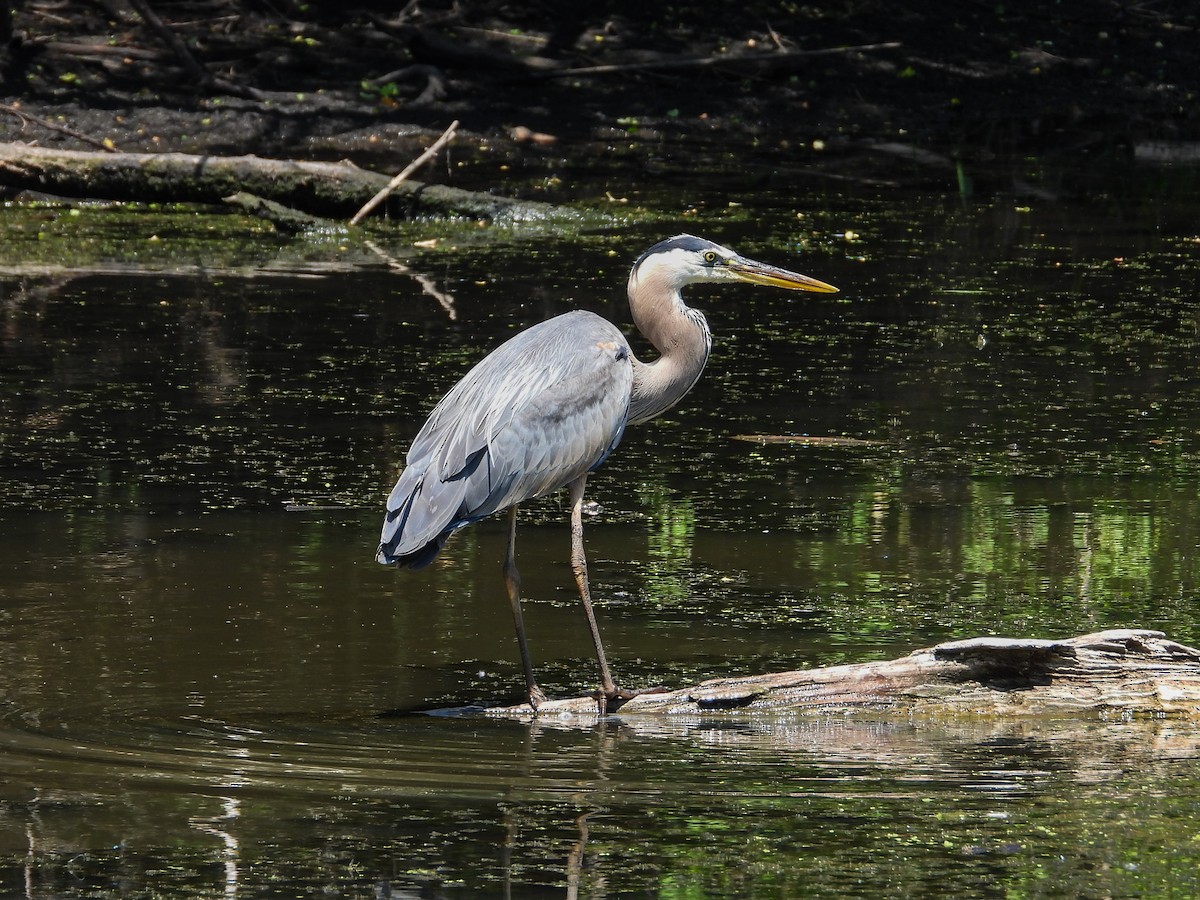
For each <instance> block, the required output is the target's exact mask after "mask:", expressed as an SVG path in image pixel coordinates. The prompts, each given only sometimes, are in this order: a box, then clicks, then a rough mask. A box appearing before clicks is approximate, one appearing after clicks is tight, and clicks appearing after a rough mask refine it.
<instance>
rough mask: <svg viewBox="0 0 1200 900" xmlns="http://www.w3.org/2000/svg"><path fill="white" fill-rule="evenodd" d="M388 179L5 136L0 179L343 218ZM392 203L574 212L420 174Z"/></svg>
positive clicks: (299, 163)
mask: <svg viewBox="0 0 1200 900" xmlns="http://www.w3.org/2000/svg"><path fill="white" fill-rule="evenodd" d="M389 180H390V179H389V178H388V176H386V175H382V174H380V173H378V172H372V171H370V170H368V169H360V168H359V167H358V166H355V165H353V164H352V163H348V162H340V163H324V162H307V161H304V160H287V159H264V158H262V157H259V156H195V155H193V154H189V153H90V152H84V151H79V150H54V149H49V148H44V147H31V146H28V145H26V144H5V143H0V186H3V187H8V188H13V189H17V190H30V191H40V192H42V193H47V194H54V195H56V196H62V197H81V198H86V199H96V200H124V201H134V202H138V201H140V202H147V203H150V202H158V203H213V204H218V203H222V202H224V200H225V198H227V197H231V196H233V195H234V194H237V193H239V192H241V193H246V194H253V195H254V196H256V197H261V198H263V199H265V200H270V201H273V202H274V203H279V204H283V205H284V206H288V207H291V208H293V209H297V210H300V211H302V212H306V213H309V214H312V215H316V216H323V217H328V218H336V219H341V220H345V219H347V218H349V217H350V216H352V215H353V214H354V213H355V212H356V211H358V210H359V209H361V208H362V206H363V204H364V203H366V202H367V201H368V200H370V199H371V198H372V197H374V196H375V195H376V194H377V193H378V192H379V191H381V190H383V189H384V188H385V187H386V186H387V184H388V182H389ZM388 208H389V209H390V210H391V211H392V212H393V213H396V214H399V215H402V216H409V217H418V216H436V217H447V218H469V219H486V220H493V221H501V222H520V221H543V220H549V219H562V218H564V217H576V216H575V214H574V213H571V212H569V211H566V210H563V209H562V208H560V207H556V206H551V205H549V204H546V203H537V202H534V201H526V200H513V199H510V198H506V197H497V196H493V195H492V194H484V193H478V192H475V191H464V190H461V189H460V188H454V187H448V186H446V185H440V184H422V183H421V182H417V181H406V182H404V183H402V184H400V185H398V186H397V187H396V188H395V190H394V191H393V192H392V195H391V197H390V198H389V201H388Z"/></svg>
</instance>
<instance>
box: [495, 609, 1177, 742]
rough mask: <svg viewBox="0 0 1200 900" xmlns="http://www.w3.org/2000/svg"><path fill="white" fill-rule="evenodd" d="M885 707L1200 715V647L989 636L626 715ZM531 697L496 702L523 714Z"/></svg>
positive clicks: (651, 697) (717, 690)
mask: <svg viewBox="0 0 1200 900" xmlns="http://www.w3.org/2000/svg"><path fill="white" fill-rule="evenodd" d="M853 710H886V711H888V712H889V713H892V712H894V713H899V714H905V715H913V714H941V713H958V714H967V715H978V716H988V717H996V716H1026V715H1035V714H1049V713H1072V714H1080V713H1086V714H1090V715H1096V714H1107V715H1113V714H1115V715H1122V716H1124V715H1135V714H1145V715H1156V716H1161V715H1175V716H1186V717H1193V718H1200V650H1195V649H1193V648H1191V647H1185V646H1184V645H1182V644H1179V643H1176V642H1175V641H1172V640H1168V639H1167V638H1166V637H1165V636H1164V634H1163V633H1162V632H1161V631H1146V630H1141V629H1115V630H1110V631H1101V632H1097V633H1095V634H1086V635H1082V636H1080V637H1074V638H1068V639H1065V640H1033V639H1013V638H999V637H980V638H971V639H969V640H961V641H950V642H948V643H944V644H938V645H937V646H934V647H929V648H926V649H923V650H915V651H913V652H912V653H910V654H909V655H908V656H903V657H900V658H899V659H892V660H887V661H885V662H868V663H858V664H853V665H843V666H828V667H824V668H818V669H807V670H801V671H795V672H782V673H779V674H773V675H751V676H745V677H739V678H717V679H713V680H711V681H705V682H702V683H701V684H698V685H695V686H694V687H687V688H682V689H679V690H673V691H669V692H665V693H658V694H639V695H638V696H636V697H634V698H633V699H631V700H628V701H626V702H625V703H624V704H622V705H621V706H620V708H619V710H618V711H617V712H616V714H617V715H618V716H620V717H622V718H624V717H636V716H689V717H704V716H722V715H723V716H728V715H729V714H730V712H731V711H734V712H736V713H737V714H738V715H739V716H746V715H776V716H778V715H788V714H796V713H812V712H824V713H828V712H843V711H853ZM532 713H533V711H532V710H531V709H530V707H529V706H528V704H522V705H520V706H511V707H503V708H498V709H489V710H487V714H488V715H490V716H503V717H525V716H529V715H532ZM596 714H597V702H596V700H594V699H593V698H591V697H576V698H572V699H568V700H551V701H548V702H546V703H544V704H543V705H542V706H541V707H539V709H538V712H537V715H538V718H539V720H541V719H543V718H550V719H553V718H557V717H564V718H569V717H573V716H592V717H594V716H595V715H596Z"/></svg>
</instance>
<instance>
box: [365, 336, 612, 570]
mask: <svg viewBox="0 0 1200 900" xmlns="http://www.w3.org/2000/svg"><path fill="white" fill-rule="evenodd" d="M632 381H633V369H632V363H631V360H630V354H629V347H628V344H627V343H626V341H625V338H624V336H623V335H622V334H621V332H620V331H619V330H618V329H617V328H616V326H614V325H613V324H611V323H610V322H607V321H606V320H604V319H602V318H600V317H599V316H596V315H594V314H592V313H588V312H574V313H567V314H565V315H562V316H557V317H555V318H553V319H550V320H548V321H546V322H542V323H541V324H539V325H535V326H534V327H532V328H530V329H527V330H526V331H523V332H521V333H520V334H518V335H516V336H515V337H513V338H512V339H510V340H509V341H507V342H506V343H504V344H502V345H501V346H500V347H498V348H497V349H496V350H495V351H493V352H492V353H491V354H489V355H488V356H487V357H485V358H484V359H483V360H482V361H481V362H480V363H479V364H478V365H477V366H475V368H473V369H472V370H471V371H470V372H468V373H467V375H466V376H465V377H464V378H463V379H462V381H460V382H459V383H458V384H457V385H455V386H454V388H452V389H451V390H450V392H449V393H448V394H446V396H445V397H444V398H442V400H441V402H440V403H438V405H437V406H436V407H435V408H434V410H433V412H432V413H431V414H430V416H429V420H428V421H427V422H426V423H425V425H424V427H423V428H422V429H421V431H420V433H418V435H417V437H416V439H415V440H414V441H413V445H412V448H411V450H410V451H409V453H408V460H407V463H408V464H407V467H406V468H405V470H404V472H403V473H402V474H401V476H400V480H399V481H398V482H397V483H396V487H395V488H394V489H393V490H392V493H391V496H390V497H389V498H388V513H387V517H386V519H385V521H384V526H383V532H382V535H381V537H380V546H379V552H378V554H377V559H378V560H379V561H380V562H383V563H399V564H400V565H409V566H412V567H414V568H419V567H420V566H421V565H425V564H427V563H429V562H430V561H432V559H433V557H434V556H436V555H437V552H438V550H440V549H441V547H442V545H443V544H444V543H445V541H446V538H447V537H449V535H450V533H451V532H452V531H454V530H455V529H457V528H461V527H462V526H463V525H466V524H468V523H470V522H473V521H475V520H477V519H481V518H483V517H485V516H489V515H491V514H492V513H494V512H497V511H498V510H501V509H505V508H506V507H509V506H511V505H512V504H514V503H519V502H521V501H523V500H528V499H531V498H533V497H537V496H540V495H541V494H545V493H547V492H549V491H552V490H555V489H557V488H560V487H562V486H563V485H565V484H567V483H568V482H570V481H573V480H574V479H575V478H577V477H579V476H580V475H582V474H583V473H584V472H587V471H589V470H591V469H593V468H595V467H596V466H598V465H599V464H600V463H601V462H603V461H604V459H605V458H606V457H607V456H608V454H609V453H611V452H612V450H613V449H614V448H615V447H616V446H617V443H618V442H619V441H620V439H621V435H622V433H623V432H624V428H625V421H626V418H627V415H628V411H629V396H630V390H631V385H632Z"/></svg>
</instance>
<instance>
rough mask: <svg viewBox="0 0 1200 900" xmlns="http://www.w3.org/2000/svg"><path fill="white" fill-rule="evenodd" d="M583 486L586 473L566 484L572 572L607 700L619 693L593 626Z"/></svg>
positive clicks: (595, 627)
mask: <svg viewBox="0 0 1200 900" xmlns="http://www.w3.org/2000/svg"><path fill="white" fill-rule="evenodd" d="M586 486H587V473H586V472H585V473H584V474H582V475H580V476H579V477H578V478H576V479H575V480H574V481H572V482H571V483H570V484H569V485H567V490H569V491H570V492H571V571H572V572H573V573H574V575H575V584H576V585H577V586H578V587H579V599H580V601H581V602H582V603H583V612H584V614H585V615H586V616H587V621H588V628H590V629H591V632H592V643H593V644H595V645H596V662H598V663H599V664H600V690H601V691H602V692H603V694H604V696H605V697H606V698H610V699H615V698H616V697H617V696H618V695H619V694H620V692H619V691H618V690H617V686H616V684H614V683H613V679H612V673H611V672H609V669H608V659H607V657H605V655H604V644H603V642H602V641H601V640H600V627H599V626H598V625H597V624H596V614H595V613H594V612H593V611H592V591H591V588H589V587H588V570H587V555H586V554H585V553H584V552H583V489H584V488H585V487H586Z"/></svg>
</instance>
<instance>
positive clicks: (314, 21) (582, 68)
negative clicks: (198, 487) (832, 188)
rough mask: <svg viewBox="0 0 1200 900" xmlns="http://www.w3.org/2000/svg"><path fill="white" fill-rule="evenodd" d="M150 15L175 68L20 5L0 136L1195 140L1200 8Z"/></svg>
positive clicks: (129, 42) (445, 176)
mask: <svg viewBox="0 0 1200 900" xmlns="http://www.w3.org/2000/svg"><path fill="white" fill-rule="evenodd" d="M155 9H156V10H158V13H159V15H160V16H161V21H160V23H159V24H160V25H163V26H165V27H166V28H167V29H168V30H169V32H170V33H171V34H173V35H174V36H176V37H177V38H178V39H179V41H180V44H181V45H182V47H183V51H182V52H181V51H180V48H179V46H172V44H171V43H170V42H169V41H168V40H167V39H166V38H165V37H164V35H163V33H162V31H161V29H159V30H156V29H155V28H153V27H151V26H150V25H149V24H148V23H147V22H145V21H143V18H142V17H141V16H140V15H139V13H138V12H137V11H136V10H135V9H134V8H133V7H132V6H127V5H125V4H123V3H118V2H104V3H101V2H85V0H66V2H58V3H54V4H50V3H46V2H35V0H31V2H28V3H25V4H23V5H22V6H20V7H19V8H18V9H16V11H15V14H14V17H13V21H12V32H13V38H12V40H11V41H10V42H9V45H8V48H7V49H6V50H5V52H4V55H3V66H2V79H3V80H2V84H0V94H2V97H0V101H2V102H3V104H4V105H5V108H4V114H3V115H0V141H27V142H36V143H38V144H41V145H45V146H59V147H63V148H74V149H89V148H92V149H94V148H95V147H96V146H97V145H110V146H112V147H115V148H119V149H121V150H124V151H128V152H135V151H141V152H144V151H154V150H159V151H182V152H187V153H214V154H229V155H232V154H241V153H257V154H260V155H267V156H281V157H292V158H303V159H314V160H339V159H352V160H354V161H355V162H357V163H359V164H360V165H365V166H374V167H378V168H381V169H383V170H393V169H395V168H399V167H400V166H402V165H403V164H404V162H406V161H407V159H409V158H411V156H412V155H415V154H416V153H417V152H419V149H420V147H421V146H423V145H425V144H427V143H428V142H429V141H430V140H431V138H432V137H433V136H434V135H435V134H436V133H438V132H440V130H441V129H442V128H444V127H445V125H446V124H447V123H448V122H449V121H450V120H451V119H454V118H457V119H460V120H461V121H462V123H463V134H462V137H461V138H460V141H459V149H458V150H457V151H456V154H457V155H456V156H452V157H451V160H450V162H449V163H448V164H447V165H445V166H442V167H439V168H437V169H434V170H431V172H430V173H427V176H428V177H431V178H434V177H437V178H440V179H442V180H446V181H455V182H458V183H461V184H464V185H465V186H471V187H480V186H486V185H497V186H503V185H504V184H505V183H512V182H517V181H518V179H517V178H515V177H514V175H520V176H521V178H522V179H524V180H526V182H528V179H529V178H531V177H532V178H535V179H536V177H538V176H539V175H541V174H545V175H547V176H551V177H552V176H553V175H554V174H555V173H557V172H559V171H561V170H563V169H569V168H571V167H572V166H583V167H587V168H591V169H593V170H600V171H604V170H608V169H611V170H612V172H613V173H614V175H616V177H617V178H619V177H620V172H621V171H622V170H624V169H628V167H629V166H633V167H636V168H635V169H634V171H639V172H640V171H644V170H645V167H646V166H651V167H654V168H655V169H656V170H659V171H662V172H664V173H667V175H669V176H671V177H674V176H680V177H682V174H684V173H686V171H687V169H688V168H689V167H694V166H704V167H706V168H716V169H720V168H722V167H726V168H744V167H746V166H751V167H753V166H762V167H764V168H765V169H770V168H771V167H775V166H779V165H785V166H798V167H811V168H816V169H821V170H823V171H825V172H828V173H829V174H831V175H832V176H834V177H855V178H870V177H874V176H876V175H880V174H881V173H886V172H887V171H889V170H891V169H894V168H896V164H897V160H901V161H903V165H904V166H906V167H908V168H912V166H913V164H914V162H915V163H916V165H917V166H918V167H919V166H920V165H921V162H922V159H923V157H922V156H921V153H929V154H932V156H930V157H928V158H926V161H929V160H933V161H934V162H935V164H940V163H941V162H942V161H943V160H945V159H946V158H965V159H970V160H988V159H992V158H1000V157H1004V158H1020V157H1021V156H1029V155H1035V156H1042V157H1047V156H1048V157H1058V158H1061V159H1064V160H1075V159H1080V158H1089V159H1110V158H1117V159H1131V158H1133V156H1134V153H1135V148H1136V147H1137V146H1139V145H1141V144H1144V143H1146V142H1150V141H1154V142H1158V143H1159V144H1160V145H1162V146H1165V147H1167V148H1168V151H1167V152H1168V156H1170V155H1171V153H1172V152H1173V151H1172V150H1171V149H1170V148H1172V147H1176V146H1182V147H1183V148H1184V150H1181V151H1180V152H1184V151H1185V150H1186V145H1187V143H1188V142H1194V141H1196V140H1200V103H1198V102H1197V90H1198V84H1197V79H1196V75H1195V72H1196V65H1195V63H1196V52H1195V46H1196V40H1197V33H1198V28H1200V13H1197V12H1196V11H1195V9H1194V7H1193V6H1192V5H1191V4H1186V3H1182V2H1176V3H1165V4H1156V5H1155V6H1154V7H1153V8H1145V9H1144V8H1138V9H1137V10H1133V9H1130V8H1128V7H1127V5H1125V4H1119V3H1116V2H1100V3H1095V2H1083V0H1077V2H1076V0H1070V2H1064V3H1059V4H1055V5H1054V7H1053V8H1052V9H1049V10H1041V9H1038V10H1034V9H1032V8H1029V9H1026V8H1024V7H1022V8H1021V9H1008V8H1007V7H1002V6H999V5H994V4H963V3H950V2H939V3H934V4H922V5H921V6H920V8H919V9H915V8H914V9H908V8H904V7H897V6H895V5H894V4H881V3H853V4H851V3H838V4H823V5H821V6H820V7H819V8H817V7H815V6H801V7H795V6H792V5H789V4H777V3H750V4H746V3H738V4H734V3H719V4H704V5H703V6H702V7H699V6H698V7H696V8H694V9H680V8H674V7H672V6H670V5H668V6H664V7H661V8H654V9H648V8H646V7H645V5H644V4H640V5H639V4H633V3H621V2H615V3H611V4H607V5H606V6H605V7H604V8H603V9H596V8H590V7H589V8H581V9H579V10H577V11H575V12H572V13H569V14H563V13H561V12H560V11H557V10H553V9H550V8H548V7H547V8H545V9H543V8H541V7H540V6H538V5H536V4H535V5H531V6H530V7H528V8H525V7H522V8H521V9H519V10H518V9H517V8H516V7H513V6H509V5H502V4H499V3H486V2H485V3H471V4H460V5H457V6H455V5H451V4H449V3H435V2H430V3H422V4H421V5H420V6H419V7H417V6H415V5H410V6H409V7H408V8H406V9H405V10H403V11H401V12H396V11H395V9H394V8H392V7H390V6H389V7H387V8H384V6H383V5H380V6H379V7H378V8H375V7H373V6H371V5H365V6H361V7H354V8H351V9H349V10H346V11H333V12H329V11H321V10H307V11H301V10H300V9H299V8H298V9H295V10H291V9H289V10H288V11H287V12H277V11H269V10H267V9H266V8H260V7H258V6H253V7H251V6H250V5H246V4H240V3H236V2H222V0H193V2H188V3H172V4H155ZM189 58H190V62H189ZM194 66H198V67H199V69H196V68H194ZM197 71H199V72H200V73H201V74H200V75H197ZM879 145H883V147H884V152H883V153H871V154H870V155H869V156H866V157H864V155H863V151H864V150H865V148H868V147H876V148H877V147H879ZM864 159H865V160H867V161H865V162H864ZM502 189H506V188H503V187H502ZM517 189H520V188H519V187H518V188H517Z"/></svg>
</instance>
